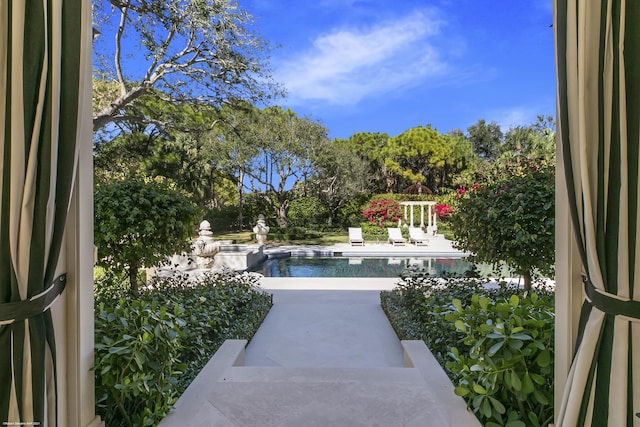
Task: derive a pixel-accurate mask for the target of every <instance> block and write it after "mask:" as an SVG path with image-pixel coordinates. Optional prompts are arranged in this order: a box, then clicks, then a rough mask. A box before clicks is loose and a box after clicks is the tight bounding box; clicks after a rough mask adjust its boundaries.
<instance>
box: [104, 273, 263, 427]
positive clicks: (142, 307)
mask: <svg viewBox="0 0 640 427" xmlns="http://www.w3.org/2000/svg"><path fill="white" fill-rule="evenodd" d="M113 279H114V277H113V276H110V275H106V276H101V277H98V279H97V281H96V305H97V309H96V313H95V316H96V319H95V321H96V326H95V343H96V344H95V357H96V361H95V373H96V400H97V413H98V414H100V415H101V417H102V419H103V420H104V421H105V422H106V425H107V426H109V427H110V426H133V425H135V426H138V425H155V424H157V423H158V422H159V420H160V419H162V418H163V417H164V416H165V415H166V413H167V412H168V410H169V409H170V408H171V405H172V404H173V403H175V401H176V400H177V398H178V397H179V396H180V394H181V393H182V392H183V391H184V389H185V388H186V387H187V386H188V385H189V384H190V382H191V381H192V380H193V378H195V376H196V375H197V374H198V372H199V371H200V370H201V369H202V368H203V367H204V365H205V364H206V363H207V361H208V360H209V359H210V358H211V356H212V355H213V354H214V353H215V352H216V350H217V349H218V348H219V347H220V345H221V344H222V343H223V342H224V340H225V339H237V338H241V339H251V337H252V336H253V335H254V333H255V332H256V331H257V329H258V327H259V326H260V324H261V323H262V321H263V319H264V317H265V316H266V314H267V312H268V311H269V309H270V307H271V297H270V295H268V294H264V293H262V292H259V291H258V290H257V289H256V288H255V279H254V278H253V277H252V276H250V275H235V274H231V273H225V274H219V275H214V276H206V277H205V278H204V279H203V280H200V281H199V282H197V283H192V282H187V281H186V279H184V278H177V279H166V280H164V279H163V280H156V281H154V282H153V285H152V286H151V287H150V288H148V289H145V290H144V291H143V292H141V294H140V296H139V298H138V299H135V300H133V299H130V298H127V293H126V289H125V288H123V287H122V286H120V284H119V282H118V281H117V280H113Z"/></svg>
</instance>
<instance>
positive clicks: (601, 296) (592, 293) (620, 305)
mask: <svg viewBox="0 0 640 427" xmlns="http://www.w3.org/2000/svg"><path fill="white" fill-rule="evenodd" d="M582 281H583V282H584V291H585V293H586V294H587V299H589V301H590V302H591V304H592V305H593V306H594V307H596V308H597V309H598V310H600V311H602V312H603V313H606V314H611V315H613V316H627V317H631V318H633V319H640V301H634V300H621V299H619V298H615V297H614V296H612V294H608V293H605V292H602V291H600V290H598V289H596V287H595V286H594V284H593V283H592V282H591V280H590V279H589V278H588V277H587V276H583V277H582Z"/></svg>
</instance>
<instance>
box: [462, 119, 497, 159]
mask: <svg viewBox="0 0 640 427" xmlns="http://www.w3.org/2000/svg"><path fill="white" fill-rule="evenodd" d="M467 132H468V134H469V136H468V138H469V141H471V143H472V144H473V150H474V151H475V152H476V154H477V155H478V156H479V157H481V158H483V159H485V160H487V161H489V162H490V161H493V160H494V159H495V158H496V156H497V155H498V152H499V150H500V146H501V144H502V138H503V134H502V131H501V130H500V125H499V124H497V123H496V122H491V123H489V124H487V123H486V122H485V120H484V119H480V120H478V122H477V123H476V124H475V125H471V126H469V127H468V128H467Z"/></svg>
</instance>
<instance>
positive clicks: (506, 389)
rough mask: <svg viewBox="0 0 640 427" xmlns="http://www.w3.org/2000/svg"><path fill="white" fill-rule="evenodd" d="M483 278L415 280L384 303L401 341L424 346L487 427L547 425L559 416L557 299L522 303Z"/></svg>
mask: <svg viewBox="0 0 640 427" xmlns="http://www.w3.org/2000/svg"><path fill="white" fill-rule="evenodd" d="M482 282H483V281H481V280H479V279H461V278H457V279H453V278H449V279H439V278H424V277H416V278H413V279H410V280H407V281H406V283H405V284H404V285H401V286H399V287H397V288H396V289H394V290H393V291H390V292H382V293H381V296H380V300H381V305H382V308H383V310H384V311H385V313H386V314H387V317H388V318H389V320H390V322H391V324H392V326H393V328H394V329H395V331H396V333H397V335H398V337H399V338H400V339H421V340H424V341H425V343H426V344H427V346H428V347H429V349H430V350H431V352H432V353H433V354H434V356H435V357H436V359H437V360H438V361H439V363H440V364H441V365H442V366H443V368H445V371H446V372H447V374H448V375H449V377H450V378H451V380H452V381H453V383H454V385H455V392H456V393H457V394H458V395H460V396H463V397H464V398H465V400H466V401H467V404H468V405H469V407H470V408H471V409H472V410H473V411H474V413H475V414H476V416H477V417H478V418H479V419H480V420H481V421H482V423H483V424H484V425H486V426H490V427H495V426H512V427H518V426H532V427H533V426H546V425H548V423H549V422H550V421H551V420H552V417H553V328H554V312H553V294H552V293H549V292H547V291H545V290H538V291H537V293H533V294H531V295H529V296H528V297H527V298H524V297H523V294H522V292H521V291H520V290H519V289H517V288H509V287H502V288H498V289H487V288H485V287H484V286H482Z"/></svg>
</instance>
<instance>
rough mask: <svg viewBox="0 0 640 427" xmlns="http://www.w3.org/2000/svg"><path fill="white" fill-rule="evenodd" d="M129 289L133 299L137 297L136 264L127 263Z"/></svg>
mask: <svg viewBox="0 0 640 427" xmlns="http://www.w3.org/2000/svg"><path fill="white" fill-rule="evenodd" d="M129 288H130V290H131V294H132V295H133V296H135V297H137V296H138V262H137V261H130V262H129Z"/></svg>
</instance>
